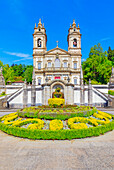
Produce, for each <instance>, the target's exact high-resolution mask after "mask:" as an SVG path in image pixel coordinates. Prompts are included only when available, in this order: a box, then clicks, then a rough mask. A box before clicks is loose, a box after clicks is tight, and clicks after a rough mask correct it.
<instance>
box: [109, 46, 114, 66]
mask: <svg viewBox="0 0 114 170" xmlns="http://www.w3.org/2000/svg"><path fill="white" fill-rule="evenodd" d="M108 59H109V60H110V61H112V64H113V66H114V50H111V47H109V48H108Z"/></svg>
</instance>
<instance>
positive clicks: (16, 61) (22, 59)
mask: <svg viewBox="0 0 114 170" xmlns="http://www.w3.org/2000/svg"><path fill="white" fill-rule="evenodd" d="M29 59H33V58H32V57H28V58H22V59H20V60H14V61H13V62H14V63H15V62H18V61H22V60H29Z"/></svg>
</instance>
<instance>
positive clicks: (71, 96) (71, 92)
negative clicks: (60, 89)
mask: <svg viewBox="0 0 114 170" xmlns="http://www.w3.org/2000/svg"><path fill="white" fill-rule="evenodd" d="M73 87H74V85H73V84H67V99H66V103H67V104H70V105H73V104H74V88H73Z"/></svg>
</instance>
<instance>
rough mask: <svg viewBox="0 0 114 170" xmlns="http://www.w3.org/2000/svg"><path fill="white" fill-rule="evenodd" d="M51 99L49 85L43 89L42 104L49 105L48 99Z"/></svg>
mask: <svg viewBox="0 0 114 170" xmlns="http://www.w3.org/2000/svg"><path fill="white" fill-rule="evenodd" d="M50 98H51V92H50V86H48V85H47V84H45V85H43V87H42V104H43V105H48V99H50Z"/></svg>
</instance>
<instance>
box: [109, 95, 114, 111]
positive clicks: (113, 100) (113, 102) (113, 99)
mask: <svg viewBox="0 0 114 170" xmlns="http://www.w3.org/2000/svg"><path fill="white" fill-rule="evenodd" d="M109 97H110V99H111V100H112V106H111V107H112V108H114V96H111V95H110V96H109Z"/></svg>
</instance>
